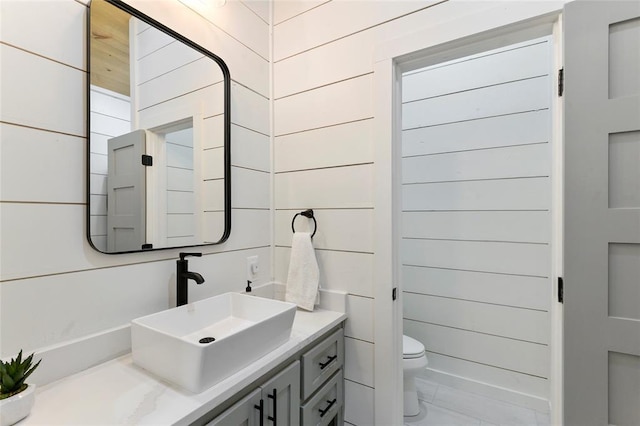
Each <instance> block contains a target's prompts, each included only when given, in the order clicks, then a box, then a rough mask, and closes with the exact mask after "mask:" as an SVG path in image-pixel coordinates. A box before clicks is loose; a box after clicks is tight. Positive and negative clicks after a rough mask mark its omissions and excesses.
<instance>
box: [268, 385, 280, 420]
mask: <svg viewBox="0 0 640 426" xmlns="http://www.w3.org/2000/svg"><path fill="white" fill-rule="evenodd" d="M277 393H278V390H277V389H274V390H273V395H272V394H268V395H267V398H269V399H273V417H271V416H267V420H270V421H272V422H273V425H274V426H275V425H277V424H278V423H277V421H278V420H277V419H278V417H277V414H276V409H277V407H278V405H277V401H276V395H277Z"/></svg>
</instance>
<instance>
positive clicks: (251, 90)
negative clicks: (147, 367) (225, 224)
mask: <svg viewBox="0 0 640 426" xmlns="http://www.w3.org/2000/svg"><path fill="white" fill-rule="evenodd" d="M131 4H132V5H133V6H134V7H138V8H140V9H141V10H142V11H144V12H145V13H147V14H149V15H150V16H152V17H154V18H155V19H157V20H158V21H160V22H163V23H165V24H166V25H168V26H170V27H172V28H174V29H176V30H177V31H178V32H181V33H183V34H184V35H185V36H187V37H189V38H192V39H194V40H195V41H196V42H198V43H200V44H202V45H203V46H204V47H205V48H208V49H210V50H212V51H214V52H216V53H219V55H220V56H221V57H222V58H224V59H225V61H226V62H227V64H228V66H229V68H230V70H231V75H232V77H233V80H234V81H233V83H232V87H233V89H232V90H233V95H232V122H233V123H234V124H233V135H234V141H233V143H234V147H233V153H232V154H233V164H234V170H233V174H234V176H233V177H234V181H233V185H234V207H235V208H234V210H233V226H232V234H231V237H230V239H229V240H228V241H227V242H226V243H225V244H223V245H220V246H215V247H210V248H202V251H203V252H204V254H205V256H204V257H203V258H201V259H196V260H193V261H192V262H191V267H192V268H193V269H194V270H195V271H198V272H200V273H201V274H202V275H203V276H204V277H205V279H206V282H205V283H204V284H203V285H200V286H192V287H191V288H190V297H191V299H192V300H197V299H200V298H203V297H207V296H210V295H214V294H218V293H223V292H226V291H232V290H236V291H238V290H242V289H243V288H244V286H245V279H246V277H245V274H246V267H245V264H246V257H247V256H250V255H259V256H260V263H261V268H260V273H259V277H258V279H257V280H256V281H257V282H258V283H260V282H266V281H268V280H269V279H270V276H271V271H270V268H269V265H270V264H271V261H270V259H271V250H270V244H271V237H270V231H269V229H270V226H269V220H270V219H269V218H270V213H269V207H270V204H269V203H270V201H269V195H268V194H269V189H268V188H269V186H268V182H269V179H268V176H269V173H270V160H269V124H268V123H269V99H268V96H269V90H268V88H269V77H268V76H269V73H268V70H269V60H268V50H265V46H267V45H268V43H267V41H268V38H269V24H268V20H267V19H266V17H261V15H260V10H261V8H262V5H261V4H254V3H253V2H247V3H244V2H241V1H236V2H231V3H229V4H231V6H230V7H229V8H223V9H224V10H225V12H224V16H225V19H226V20H225V21H224V22H222V21H220V20H221V19H222V17H221V16H213V17H209V18H208V19H204V18H203V17H202V16H201V15H199V14H197V13H195V12H194V11H192V10H190V9H188V8H187V7H186V6H184V5H183V4H181V3H179V2H177V1H154V2H148V1H132V2H131ZM0 8H1V9H0V19H1V22H0V24H1V26H2V39H1V44H0V55H1V59H2V73H1V76H0V78H1V84H2V91H1V92H0V103H1V104H2V111H1V116H0V126H1V127H0V130H1V132H2V134H1V138H0V144H1V145H0V149H1V156H0V158H1V160H0V161H1V162H2V163H1V166H2V168H1V174H2V175H1V191H2V192H1V194H0V215H1V219H0V220H1V223H0V232H1V237H0V281H1V282H0V315H1V317H0V332H1V335H0V337H1V340H0V342H1V353H0V356H1V357H3V358H4V357H6V356H10V355H14V354H15V353H17V351H18V350H19V349H20V348H24V349H25V351H30V350H38V351H40V350H41V349H43V348H44V349H46V348H50V347H51V345H63V347H64V345H65V344H67V343H69V342H71V341H73V340H74V339H82V338H85V337H87V336H94V335H96V334H101V333H105V332H107V331H110V330H113V329H114V328H118V327H121V326H126V325H127V324H128V323H129V321H130V320H131V319H132V318H135V317H138V316H141V315H145V314H149V313H152V312H156V311H159V310H162V309H166V308H167V307H169V306H171V305H172V304H173V303H175V289H174V286H175V259H176V258H177V253H178V251H179V250H168V251H159V252H153V253H138V254H128V255H117V256H110V255H104V254H100V253H98V252H96V251H95V250H93V249H92V248H91V247H90V246H89V244H88V243H87V241H86V235H85V216H84V215H85V207H86V200H85V153H86V149H87V148H86V129H85V109H84V108H85V104H86V101H87V100H86V94H85V79H86V68H85V64H86V59H85V37H86V35H85V22H86V13H87V6H86V4H84V3H83V2H79V1H74V0H51V1H42V2H37V3H34V2H29V1H3V2H1V3H0ZM255 9H257V12H254V10H255ZM229 22H232V24H229ZM229 25H230V26H229ZM265 52H267V53H265ZM245 169H250V170H251V171H252V174H251V175H250V176H247V175H245V174H244V173H243V172H242V171H241V170H245ZM253 173H255V174H257V175H259V176H260V178H254V175H253ZM34 313H35V314H34ZM107 340H108V341H109V339H107ZM120 341H122V342H124V343H123V344H124V345H126V344H127V342H128V339H126V338H125V339H120ZM122 350H126V347H123V346H118V345H115V346H114V344H112V342H111V341H109V342H108V344H107V345H106V346H102V347H100V349H99V352H100V353H99V354H97V355H96V358H91V356H92V355H91V354H92V353H95V352H96V350H94V351H93V352H92V350H86V351H85V350H83V351H75V352H72V355H73V356H71V357H68V356H67V355H68V354H67V355H65V356H63V357H62V358H65V359H67V361H68V362H71V363H73V364H74V365H73V367H75V368H83V366H84V367H86V366H88V365H91V364H92V363H95V362H98V361H99V360H100V359H104V357H108V356H110V355H109V354H115V353H118V352H121V351H122ZM44 353H51V352H50V351H49V352H46V351H45V352H44ZM55 365H56V364H55V363H54V360H53V358H49V367H48V366H47V361H46V360H45V361H43V364H42V366H41V367H40V368H39V371H38V372H36V373H35V374H34V376H35V377H34V379H35V380H36V382H40V383H42V382H44V381H49V380H53V379H55V378H57V377H60V375H62V374H68V373H69V372H72V371H73V368H70V369H69V368H66V369H65V368H62V366H59V367H60V368H59V371H56V369H57V367H55ZM66 367H69V366H66Z"/></svg>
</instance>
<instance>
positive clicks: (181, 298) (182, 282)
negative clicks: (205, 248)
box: [176, 253, 204, 306]
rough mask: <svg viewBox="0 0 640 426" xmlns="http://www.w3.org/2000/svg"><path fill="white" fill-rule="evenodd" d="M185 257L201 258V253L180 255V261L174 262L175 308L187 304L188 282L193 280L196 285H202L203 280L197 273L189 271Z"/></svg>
mask: <svg viewBox="0 0 640 426" xmlns="http://www.w3.org/2000/svg"><path fill="white" fill-rule="evenodd" d="M187 256H196V257H200V256H202V253H180V260H177V261H176V285H177V287H176V290H177V291H176V306H182V305H186V304H187V303H189V296H188V295H189V292H188V290H189V280H194V281H195V282H196V284H202V283H203V282H204V278H202V275H200V274H199V273H197V272H191V271H189V261H188V260H187V259H185V257H187Z"/></svg>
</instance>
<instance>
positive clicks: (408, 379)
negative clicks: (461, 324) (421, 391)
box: [402, 336, 427, 417]
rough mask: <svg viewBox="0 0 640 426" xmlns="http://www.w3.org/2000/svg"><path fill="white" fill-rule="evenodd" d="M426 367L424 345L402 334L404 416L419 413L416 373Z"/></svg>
mask: <svg viewBox="0 0 640 426" xmlns="http://www.w3.org/2000/svg"><path fill="white" fill-rule="evenodd" d="M426 367H427V355H426V354H425V352H424V345H423V344H422V343H420V342H418V341H417V340H416V339H414V338H412V337H409V336H402V373H403V381H404V416H405V417H411V416H417V415H418V414H420V405H419V404H418V391H417V390H416V380H415V377H416V375H418V374H420V373H421V372H422V371H423V370H424V369H425V368H426Z"/></svg>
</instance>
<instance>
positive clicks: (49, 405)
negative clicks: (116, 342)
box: [18, 309, 347, 426]
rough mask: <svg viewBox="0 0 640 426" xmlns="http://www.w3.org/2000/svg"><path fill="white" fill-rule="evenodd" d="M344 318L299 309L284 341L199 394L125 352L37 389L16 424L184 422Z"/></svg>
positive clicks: (216, 404)
mask: <svg viewBox="0 0 640 426" xmlns="http://www.w3.org/2000/svg"><path fill="white" fill-rule="evenodd" d="M346 318H347V316H346V315H345V314H344V313H341V312H334V311H328V310H323V309H317V310H315V311H314V312H305V311H301V310H298V311H297V312H296V316H295V319H294V321H293V329H292V331H291V337H290V338H289V340H288V341H287V342H286V343H284V344H283V345H282V346H280V347H279V348H277V349H276V350H274V351H273V352H271V353H269V354H267V355H266V356H264V357H263V358H261V359H260V360H258V361H256V362H254V363H252V364H250V365H249V366H247V367H245V368H244V369H242V370H241V371H239V372H238V373H236V374H234V375H232V376H230V377H228V378H226V379H225V380H223V381H221V382H219V383H218V384H217V385H215V386H213V387H211V388H209V389H207V390H205V391H204V392H202V393H199V394H193V393H190V392H188V391H185V390H183V389H181V388H178V387H177V386H174V385H172V384H170V383H168V382H165V381H163V380H162V379H160V378H158V377H156V376H154V375H152V374H151V373H148V372H147V371H145V370H143V369H141V368H139V367H137V366H136V365H134V364H133V361H132V358H131V354H128V355H125V356H122V357H120V358H116V359H114V360H111V361H108V362H105V363H104V364H100V365H98V366H95V367H93V368H90V369H88V370H85V371H82V372H80V373H77V374H74V375H72V376H69V377H66V378H64V379H61V380H58V381H56V382H53V383H50V384H48V385H46V386H43V387H40V388H38V389H37V390H36V402H35V405H34V407H33V409H32V410H31V414H30V415H29V416H28V417H27V418H26V419H24V420H22V421H21V422H19V423H18V424H19V425H20V426H22V425H56V424H59V425H166V424H172V425H186V424H189V423H191V422H193V421H195V420H197V419H198V418H200V417H201V416H203V415H204V414H206V413H207V412H209V411H211V410H212V409H214V408H215V407H216V406H218V405H219V404H221V403H223V402H224V401H226V400H227V399H228V398H230V397H231V396H233V395H234V394H235V393H237V392H239V391H241V390H242V389H244V388H245V387H246V386H248V385H250V384H251V383H252V382H253V381H255V380H256V379H257V378H258V377H260V376H261V375H262V374H264V373H266V372H268V371H269V370H271V369H273V368H275V367H277V366H278V365H279V364H281V363H282V362H284V361H285V360H287V359H288V358H289V357H291V356H293V355H295V354H296V353H297V352H298V351H300V350H301V349H302V348H304V347H305V346H306V345H307V344H309V343H311V342H312V341H313V340H314V339H317V338H318V337H320V336H321V335H322V334H324V333H325V332H327V331H329V330H330V329H331V328H333V327H334V326H336V325H338V324H340V323H341V322H342V321H344V320H345V319H346Z"/></svg>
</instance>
